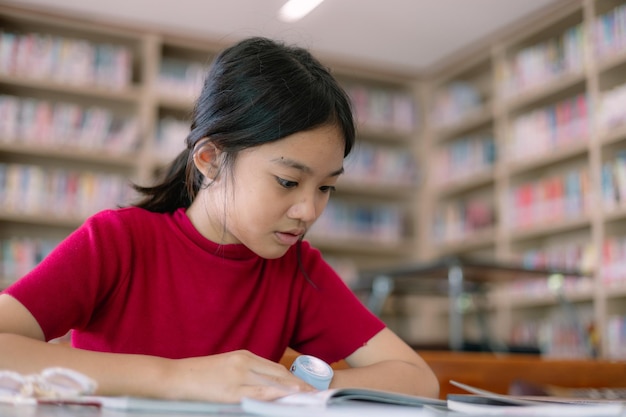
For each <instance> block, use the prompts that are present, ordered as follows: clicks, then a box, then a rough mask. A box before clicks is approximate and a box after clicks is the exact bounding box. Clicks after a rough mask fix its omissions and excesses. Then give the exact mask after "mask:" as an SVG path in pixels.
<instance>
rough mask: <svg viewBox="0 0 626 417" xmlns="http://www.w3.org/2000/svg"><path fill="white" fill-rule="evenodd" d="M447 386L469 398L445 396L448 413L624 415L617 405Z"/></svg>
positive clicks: (463, 386)
mask: <svg viewBox="0 0 626 417" xmlns="http://www.w3.org/2000/svg"><path fill="white" fill-rule="evenodd" d="M450 383H451V384H452V385H454V386H456V387H459V388H461V389H464V390H466V391H468V392H469V393H471V394H448V396H447V401H446V405H447V407H448V410H450V411H456V412H460V413H465V414H475V415H481V416H489V415H507V416H511V415H514V416H542V417H545V416H568V417H570V416H571V417H576V416H581V417H583V416H598V417H601V416H616V417H618V416H621V415H623V412H624V411H626V407H625V403H624V402H621V401H608V400H604V401H600V400H581V399H576V398H566V397H552V396H514V395H504V394H497V393H494V392H491V391H487V390H483V389H480V388H476V387H472V386H470V385H466V384H462V383H460V382H457V381H453V380H451V381H450Z"/></svg>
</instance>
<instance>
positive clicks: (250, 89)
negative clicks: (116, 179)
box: [134, 37, 355, 213]
mask: <svg viewBox="0 0 626 417" xmlns="http://www.w3.org/2000/svg"><path fill="white" fill-rule="evenodd" d="M324 124H335V125H336V126H337V127H338V128H339V129H340V131H341V132H342V134H343V137H344V140H345V148H344V157H345V156H347V155H348V154H349V153H350V151H351V149H352V147H353V145H354V140H355V127H354V120H353V117H352V109H351V106H350V100H349V99H348V96H347V94H346V93H345V91H344V90H343V89H342V88H341V86H340V85H339V83H338V82H337V80H336V79H335V78H334V77H333V76H332V75H331V73H330V70H329V69H328V68H326V67H325V66H323V65H322V64H321V63H320V62H319V61H318V60H317V59H316V58H315V57H313V56H312V55H311V53H310V52H308V51H307V50H306V49H304V48H301V47H297V46H288V45H285V44H284V43H281V42H278V41H274V40H270V39H267V38H261V37H254V38H249V39H245V40H243V41H241V42H239V43H237V44H235V45H233V46H231V47H229V48H227V49H225V50H224V51H222V52H221V53H220V54H219V55H218V56H217V57H216V58H215V60H214V61H213V63H212V64H211V67H210V69H209V72H208V74H207V77H206V79H205V81H204V85H203V88H202V91H201V93H200V97H199V98H198V100H197V102H196V105H195V107H194V111H193V115H192V123H191V130H190V132H189V135H188V136H187V138H186V149H185V150H183V151H182V152H181V153H180V154H179V155H178V156H177V157H176V158H175V159H174V161H173V162H172V163H171V164H170V165H169V167H168V168H167V169H166V170H165V173H164V176H163V178H162V179H161V180H160V181H159V182H157V183H156V184H155V185H153V186H148V187H143V186H139V185H134V188H135V190H136V191H138V192H139V193H140V194H142V195H143V197H142V199H141V200H140V201H139V202H138V203H137V204H134V205H135V206H137V207H142V208H145V209H147V210H150V211H154V212H161V213H165V212H174V211H176V210H177V209H178V208H180V207H184V208H187V207H189V206H190V205H191V203H192V201H193V199H194V198H195V196H196V194H197V193H198V190H199V189H200V186H201V185H202V180H203V175H202V174H201V173H200V172H199V171H198V169H197V168H196V167H195V165H194V163H193V153H194V152H195V150H196V149H197V148H198V147H199V146H201V145H202V144H205V143H206V141H209V142H211V143H212V144H213V145H214V146H215V147H216V148H217V149H219V150H220V151H221V152H222V153H223V154H224V157H225V160H224V163H225V164H226V165H228V164H232V162H233V161H234V159H235V157H236V156H237V153H238V152H239V151H241V150H243V149H246V148H250V147H253V146H258V145H261V144H264V143H269V142H273V141H276V140H279V139H281V138H284V137H286V136H289V135H292V134H294V133H296V132H300V131H306V130H311V129H314V128H316V127H319V126H321V125H324ZM231 166H232V165H231Z"/></svg>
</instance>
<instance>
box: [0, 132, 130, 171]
mask: <svg viewBox="0 0 626 417" xmlns="http://www.w3.org/2000/svg"><path fill="white" fill-rule="evenodd" d="M0 139H1V138H0ZM0 153H11V154H15V155H24V156H36V157H43V158H54V159H58V160H72V161H78V162H93V163H97V164H102V165H109V166H117V167H121V168H129V169H132V168H134V167H135V165H136V164H137V155H133V154H118V153H115V152H113V151H109V150H106V149H85V148H81V147H75V146H67V145H57V146H55V145H54V144H49V145H44V144H36V143H18V142H14V141H9V142H2V141H0Z"/></svg>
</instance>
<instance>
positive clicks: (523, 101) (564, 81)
mask: <svg viewBox="0 0 626 417" xmlns="http://www.w3.org/2000/svg"><path fill="white" fill-rule="evenodd" d="M584 81H585V74H584V73H582V72H580V73H574V74H565V75H563V76H560V77H557V78H556V79H555V80H554V81H552V82H549V83H548V84H546V85H543V86H538V87H533V88H530V89H528V90H527V91H525V92H523V93H521V94H519V95H518V96H516V97H515V98H509V99H505V100H504V105H505V107H506V108H507V110H508V111H516V110H519V109H521V108H523V107H525V106H528V105H530V104H532V103H534V102H537V101H540V100H542V99H545V98H547V97H549V96H551V95H554V94H558V93H560V92H562V91H563V90H566V89H568V88H572V87H574V86H576V85H578V84H581V83H583V82H584Z"/></svg>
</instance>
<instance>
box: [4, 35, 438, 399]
mask: <svg viewBox="0 0 626 417" xmlns="http://www.w3.org/2000/svg"><path fill="white" fill-rule="evenodd" d="M354 137H355V131H354V125H353V120H352V114H351V109H350V105H349V101H348V98H347V96H346V94H345V93H344V91H343V90H342V89H341V88H340V87H339V85H338V83H337V82H336V80H335V79H334V78H333V77H332V76H331V75H330V73H329V71H328V70H327V69H326V68H324V67H323V66H322V65H321V64H320V63H319V62H318V61H317V60H316V59H315V58H313V57H312V56H311V55H310V54H309V53H308V52H307V51H306V50H304V49H301V48H298V47H291V46H286V45H283V44H281V43H278V42H275V41H271V40H268V39H264V38H251V39H247V40H244V41H242V42H240V43H238V44H236V45H234V46H232V47H230V48H228V49H226V50H225V51H223V52H222V53H221V54H220V55H219V56H218V57H217V58H216V60H215V62H214V63H213V65H212V67H211V70H210V72H209V74H208V76H207V79H206V81H205V84H204V87H203V89H202V92H201V95H200V97H199V99H198V101H197V104H196V108H195V110H194V116H193V122H192V125H191V131H190V133H189V136H188V137H187V139H186V145H187V147H186V149H185V150H184V151H183V152H182V153H181V154H180V155H179V156H178V157H177V158H176V159H175V160H174V161H173V163H172V165H171V166H170V168H169V170H168V172H167V175H166V176H165V178H164V179H163V180H162V181H161V182H160V183H158V184H156V185H155V186H153V187H136V188H137V190H138V191H139V192H140V193H142V194H143V200H141V201H140V202H139V203H138V204H136V205H135V206H133V207H127V208H122V209H118V210H105V211H103V212H101V213H98V214H96V215H94V216H93V217H91V218H90V219H88V220H87V221H86V222H85V224H84V225H82V226H81V227H80V228H79V229H77V230H76V231H75V232H74V233H73V234H72V235H70V236H69V237H68V238H67V239H66V240H65V241H64V242H62V243H61V244H60V245H59V246H58V247H57V248H56V249H55V251H54V252H53V253H51V254H50V255H49V256H48V257H47V258H46V259H45V260H44V261H43V262H42V263H41V264H40V265H39V266H38V267H36V268H35V269H34V270H33V271H32V272H30V273H29V274H27V275H26V276H25V277H23V278H22V279H21V280H19V281H18V282H16V283H15V284H13V285H12V286H11V287H9V288H8V289H7V290H5V291H4V292H3V293H2V294H1V295H0V369H10V370H15V371H18V372H22V373H37V372H39V371H41V369H42V368H45V367H49V366H62V367H68V368H72V369H75V370H77V371H80V372H82V373H84V374H86V375H88V376H90V377H91V378H93V379H94V380H95V381H96V382H97V384H98V391H97V394H99V395H132V396H145V397H159V398H166V399H168V398H169V399H187V400H205V401H216V402H238V401H240V400H241V398H243V397H252V398H257V399H265V400H267V399H273V398H277V397H280V396H284V395H286V394H289V393H292V392H297V391H309V390H312V389H313V388H312V387H310V386H309V385H307V384H305V383H304V382H302V381H301V380H300V379H298V378H297V377H295V376H293V375H292V374H291V373H290V372H289V371H288V370H287V369H285V368H284V367H283V366H281V365H280V364H278V363H277V361H279V359H280V358H281V356H282V354H283V353H284V351H285V349H286V348H287V347H291V348H293V349H295V350H296V351H298V352H301V353H306V354H311V355H314V356H317V357H320V358H321V359H323V360H325V361H326V362H329V363H330V362H335V361H338V360H340V359H345V360H346V362H347V363H348V364H349V365H350V368H349V369H345V370H338V371H336V372H335V376H334V378H333V380H332V382H331V388H333V387H346V386H351V387H357V386H360V387H369V388H378V389H385V390H390V391H397V392H403V393H409V394H417V395H424V396H433V397H436V396H437V395H438V383H437V380H436V378H435V377H434V375H433V373H432V372H431V370H430V369H429V368H428V366H427V365H426V364H425V362H424V361H423V360H422V359H421V358H420V357H419V356H418V355H417V354H416V353H415V352H414V351H413V350H412V349H411V348H410V347H409V346H407V345H406V344H405V343H404V342H403V341H402V340H401V339H400V338H398V337H397V336H396V335H395V334H394V333H392V332H391V331H390V330H389V329H387V328H386V327H385V326H384V324H383V323H382V322H381V321H380V320H379V319H378V318H376V317H375V316H373V315H372V314H371V313H370V312H369V311H367V309H365V308H364V307H363V305H362V304H361V303H360V302H359V301H358V300H357V299H356V298H355V296H354V295H353V294H352V292H351V291H350V290H349V289H348V288H347V287H346V286H345V285H344V284H343V282H342V281H341V279H340V278H339V276H338V275H337V274H336V273H335V272H334V271H333V270H332V269H331V268H330V267H329V265H328V264H326V263H325V262H324V260H323V259H322V257H321V255H320V253H319V251H317V250H316V249H314V248H312V247H311V246H310V245H309V244H308V243H307V242H306V241H304V240H303V237H304V236H305V234H306V232H307V230H308V229H309V228H310V227H311V225H312V224H313V223H314V222H315V220H316V219H317V218H318V217H319V216H320V214H321V213H322V211H323V209H324V208H325V206H326V204H327V202H328V199H329V197H330V194H331V192H332V191H333V190H334V188H335V183H336V182H337V179H338V177H339V176H340V174H341V173H342V172H343V159H344V157H345V156H346V155H348V153H349V152H350V150H351V148H352V146H353V143H354ZM70 329H72V330H73V331H72V345H73V348H68V347H65V346H61V345H55V344H49V343H45V342H46V341H49V340H51V339H53V338H56V337H59V336H61V335H63V334H65V333H66V332H68V330H70Z"/></svg>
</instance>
